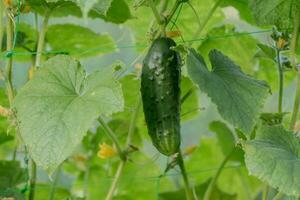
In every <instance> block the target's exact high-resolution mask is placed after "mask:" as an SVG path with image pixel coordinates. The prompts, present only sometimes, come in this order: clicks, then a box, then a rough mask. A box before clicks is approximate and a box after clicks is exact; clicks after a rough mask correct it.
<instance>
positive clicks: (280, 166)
mask: <svg viewBox="0 0 300 200" xmlns="http://www.w3.org/2000/svg"><path fill="white" fill-rule="evenodd" d="M299 147H300V146H299V138H296V136H295V135H294V133H293V132H291V131H287V130H285V129H284V127H283V126H282V125H274V126H268V125H264V126H261V127H260V129H259V130H258V132H257V137H256V138H255V139H254V140H250V141H247V142H245V144H244V149H245V153H246V154H245V162H246V165H247V168H248V170H249V173H250V174H252V175H255V176H257V177H259V178H260V179H261V180H263V181H266V182H267V183H268V184H269V185H271V186H272V187H274V188H278V190H279V191H281V192H283V193H285V194H288V195H293V196H300V191H299V184H300V183H299V180H300V174H299V167H300V161H299Z"/></svg>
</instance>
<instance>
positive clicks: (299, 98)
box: [290, 10, 300, 130]
mask: <svg viewBox="0 0 300 200" xmlns="http://www.w3.org/2000/svg"><path fill="white" fill-rule="evenodd" d="M299 28H300V10H299V11H298V13H297V18H296V19H295V23H294V31H293V35H292V41H291V46H290V49H291V50H290V51H291V63H292V66H293V67H294V68H295V69H297V66H296V47H297V41H298V37H299ZM297 71H298V73H297V75H298V76H297V88H296V96H295V100H294V107H293V112H292V119H291V122H290V129H291V130H292V129H294V126H295V124H296V121H297V117H298V111H299V104H300V70H299V69H297Z"/></svg>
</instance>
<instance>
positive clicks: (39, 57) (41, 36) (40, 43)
mask: <svg viewBox="0 0 300 200" xmlns="http://www.w3.org/2000/svg"><path fill="white" fill-rule="evenodd" d="M50 15H51V10H47V11H46V12H45V16H44V20H43V24H42V28H41V30H40V34H39V40H38V44H37V51H36V58H35V67H40V65H41V61H42V54H43V49H44V43H45V37H46V32H47V29H48V22H49V19H50Z"/></svg>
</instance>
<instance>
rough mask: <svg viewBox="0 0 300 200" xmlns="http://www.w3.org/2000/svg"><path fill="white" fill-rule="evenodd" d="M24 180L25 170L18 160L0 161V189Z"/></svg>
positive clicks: (10, 186) (11, 186) (13, 185)
mask: <svg viewBox="0 0 300 200" xmlns="http://www.w3.org/2000/svg"><path fill="white" fill-rule="evenodd" d="M24 181H25V170H24V169H22V168H21V166H20V163H19V162H18V161H6V160H1V161H0V190H1V189H5V188H13V187H15V186H17V185H18V184H20V183H22V182H24Z"/></svg>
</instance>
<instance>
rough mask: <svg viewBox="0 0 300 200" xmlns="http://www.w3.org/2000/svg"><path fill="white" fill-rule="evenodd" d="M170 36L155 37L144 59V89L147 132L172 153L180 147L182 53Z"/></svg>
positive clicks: (159, 144) (158, 145) (165, 151)
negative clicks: (175, 48) (175, 47)
mask: <svg viewBox="0 0 300 200" xmlns="http://www.w3.org/2000/svg"><path fill="white" fill-rule="evenodd" d="M174 46H176V43H175V42H174V41H173V40H172V39H170V38H165V37H163V38H158V39H156V40H154V41H153V43H152V46H151V48H150V49H149V51H148V54H147V55H146V57H145V59H144V62H143V69H142V75H141V93H142V101H143V108H144V115H145V120H146V123H147V128H148V133H149V135H150V137H151V139H152V143H153V145H154V146H155V147H156V148H157V150H158V151H159V152H161V153H162V154H164V155H167V156H170V155H172V154H174V153H177V152H178V151H179V148H180V141H181V138H180V77H181V66H180V63H181V59H180V55H179V53H177V52H176V51H174V50H171V49H170V48H171V47H174Z"/></svg>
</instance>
